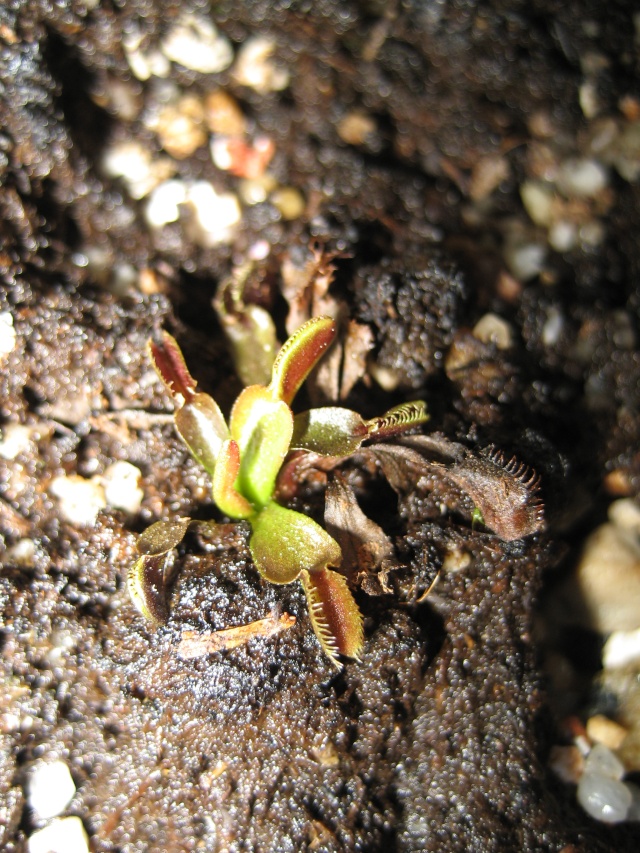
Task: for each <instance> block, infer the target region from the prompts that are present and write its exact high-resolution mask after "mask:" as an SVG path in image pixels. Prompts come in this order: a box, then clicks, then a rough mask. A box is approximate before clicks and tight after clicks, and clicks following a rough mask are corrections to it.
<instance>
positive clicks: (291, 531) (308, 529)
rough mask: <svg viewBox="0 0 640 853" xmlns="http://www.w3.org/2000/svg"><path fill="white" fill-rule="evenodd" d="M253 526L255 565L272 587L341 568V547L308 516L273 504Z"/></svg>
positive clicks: (251, 546)
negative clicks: (275, 584) (330, 569)
mask: <svg viewBox="0 0 640 853" xmlns="http://www.w3.org/2000/svg"><path fill="white" fill-rule="evenodd" d="M250 522H251V530H252V533H251V539H250V541H249V547H250V549H251V556H252V557H253V562H254V563H255V565H256V568H257V569H258V571H259V572H260V574H261V575H262V576H263V577H264V578H265V579H266V580H268V581H270V582H271V583H291V582H292V581H294V580H295V579H296V578H297V577H298V575H299V574H300V572H301V571H309V572H316V571H320V570H321V569H323V568H326V566H338V565H340V561H341V559H342V553H341V551H340V546H339V545H338V543H337V542H336V541H335V539H332V537H331V536H329V534H328V533H327V531H326V530H324V529H323V528H322V527H320V525H319V524H317V523H316V522H315V521H314V520H313V519H312V518H308V516H306V515H302V514H301V513H299V512H295V511H294V510H291V509H287V508H286V507H283V506H280V504H277V503H275V501H272V502H271V503H270V504H269V505H268V506H266V507H265V508H264V509H263V510H261V511H260V512H259V513H257V514H256V516H255V517H254V518H252V519H251V520H250Z"/></svg>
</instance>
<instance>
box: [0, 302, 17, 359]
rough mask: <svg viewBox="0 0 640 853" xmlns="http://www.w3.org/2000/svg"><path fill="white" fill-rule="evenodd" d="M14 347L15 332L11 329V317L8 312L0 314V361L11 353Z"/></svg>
mask: <svg viewBox="0 0 640 853" xmlns="http://www.w3.org/2000/svg"><path fill="white" fill-rule="evenodd" d="M15 346H16V330H15V329H14V328H13V315H12V314H10V313H9V312H8V311H2V312H0V361H3V360H4V358H5V357H6V356H7V355H9V353H10V352H13V350H14V349H15Z"/></svg>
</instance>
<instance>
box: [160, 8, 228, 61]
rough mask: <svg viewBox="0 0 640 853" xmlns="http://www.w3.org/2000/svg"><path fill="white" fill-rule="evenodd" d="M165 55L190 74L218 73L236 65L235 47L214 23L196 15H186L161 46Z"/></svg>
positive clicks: (176, 24)
mask: <svg viewBox="0 0 640 853" xmlns="http://www.w3.org/2000/svg"><path fill="white" fill-rule="evenodd" d="M161 49H162V52H163V54H164V55H165V56H166V57H167V59H170V60H171V61H172V62H177V63H178V64H179V65H182V66H183V67H184V68H188V69H189V70H190V71H199V72H200V73H202V74H216V73H217V72H219V71H224V70H225V68H228V67H229V66H230V65H231V63H232V62H233V48H232V46H231V42H230V41H229V39H228V38H227V37H226V36H223V35H222V34H221V33H219V32H218V30H217V28H216V27H215V26H214V25H213V24H212V22H211V21H210V20H209V19H208V18H205V17H201V16H198V15H193V14H184V15H182V16H181V17H180V18H179V20H178V21H177V23H175V24H174V25H173V27H172V28H171V29H170V30H169V32H168V33H167V35H166V36H165V38H164V39H163V41H162V43H161Z"/></svg>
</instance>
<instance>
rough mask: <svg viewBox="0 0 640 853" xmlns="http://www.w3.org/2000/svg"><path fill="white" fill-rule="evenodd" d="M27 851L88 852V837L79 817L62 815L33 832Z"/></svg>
mask: <svg viewBox="0 0 640 853" xmlns="http://www.w3.org/2000/svg"><path fill="white" fill-rule="evenodd" d="M27 850H28V853H89V839H88V838H87V833H86V832H85V828H84V826H83V825H82V821H81V820H80V818H79V817H62V818H56V820H52V821H51V823H50V824H48V825H47V826H45V827H44V829H39V830H38V831H37V832H34V833H33V835H31V836H30V837H29V840H28V841H27Z"/></svg>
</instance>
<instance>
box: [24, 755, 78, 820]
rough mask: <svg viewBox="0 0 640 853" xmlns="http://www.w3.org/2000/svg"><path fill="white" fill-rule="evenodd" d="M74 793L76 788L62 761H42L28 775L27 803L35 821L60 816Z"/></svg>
mask: <svg viewBox="0 0 640 853" xmlns="http://www.w3.org/2000/svg"><path fill="white" fill-rule="evenodd" d="M75 793H76V786H75V784H74V782H73V779H72V778H71V773H70V772H69V768H68V767H67V765H66V764H65V762H64V761H60V760H57V761H43V762H41V763H39V764H36V765H35V766H34V767H33V768H32V769H31V773H30V774H29V779H28V783H27V803H28V805H29V808H30V809H31V810H32V812H33V814H34V816H35V818H36V819H37V820H49V819H50V818H52V817H56V816H57V815H59V814H61V813H62V812H63V811H64V810H65V809H66V807H67V806H68V805H69V803H70V802H71V800H72V799H73V797H74V795H75Z"/></svg>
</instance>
